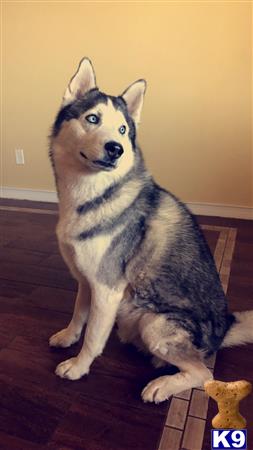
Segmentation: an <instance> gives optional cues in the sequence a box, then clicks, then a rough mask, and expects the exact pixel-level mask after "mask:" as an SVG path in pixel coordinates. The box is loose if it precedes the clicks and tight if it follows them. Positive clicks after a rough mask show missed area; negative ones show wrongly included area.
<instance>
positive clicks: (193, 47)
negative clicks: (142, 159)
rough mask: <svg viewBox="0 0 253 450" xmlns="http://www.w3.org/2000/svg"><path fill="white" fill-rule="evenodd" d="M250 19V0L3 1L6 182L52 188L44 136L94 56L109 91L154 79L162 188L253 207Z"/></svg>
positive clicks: (152, 118)
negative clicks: (19, 160) (80, 68)
mask: <svg viewBox="0 0 253 450" xmlns="http://www.w3.org/2000/svg"><path fill="white" fill-rule="evenodd" d="M251 20H252V19H251V3H250V2H246V1H244V2H239V1H238V2H232V1H231V2H230V1H224V2H223V1H219V2H215V1H213V2H208V1H203V2H191V1H187V2H180V1H178V2H177V1H176V2H167V3H166V2H159V1H156V2H135V3H130V2H116V3H115V2H108V3H104V2H102V3H98V2H83V3H81V2H74V1H71V2H4V4H3V25H4V30H3V52H4V53H3V62H4V65H3V76H4V80H3V98H4V107H3V142H2V144H3V148H2V150H3V180H2V183H3V185H4V186H9V187H20V188H33V189H48V190H52V189H54V182H53V177H52V173H51V168H50V165H49V162H48V159H47V138H46V136H47V135H48V133H49V128H50V124H51V123H52V120H53V118H54V115H55V113H56V110H57V108H58V106H59V103H60V99H61V95H62V93H63V91H64V89H65V86H66V84H67V82H68V80H69V78H70V77H71V76H72V74H73V72H74V71H75V69H76V66H77V64H78V62H79V60H80V59H81V57H82V56H84V55H86V56H89V57H90V58H91V59H92V61H93V64H94V66H95V69H96V72H97V80H98V83H99V86H100V88H101V89H102V90H104V91H105V92H108V93H111V94H115V95H116V94H119V93H120V92H121V91H122V90H123V89H125V87H126V86H127V85H128V84H130V83H131V82H132V81H134V80H136V79H138V78H140V77H144V78H146V79H147V81H148V90H147V95H146V101H145V105H144V112H143V117H142V124H141V128H140V134H139V141H140V143H141V146H142V149H143V151H144V154H145V156H146V160H147V163H148V167H149V168H150V169H151V171H152V172H153V174H154V175H155V177H156V179H157V181H158V182H159V183H161V184H162V185H163V186H164V187H166V188H168V189H170V190H172V191H174V193H176V194H177V195H178V196H180V197H181V198H182V199H183V200H185V201H193V202H194V201H195V202H210V203H224V204H231V205H241V206H250V205H252V203H253V200H252V149H251V91H250V87H251V86H250V84H251V48H250V47H251V34H250V33H251ZM17 147H19V148H23V149H24V151H25V160H26V164H25V166H16V165H15V159H14V149H15V148H17Z"/></svg>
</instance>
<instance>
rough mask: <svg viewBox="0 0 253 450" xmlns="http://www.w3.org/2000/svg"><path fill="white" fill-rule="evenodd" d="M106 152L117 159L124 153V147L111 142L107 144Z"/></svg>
mask: <svg viewBox="0 0 253 450" xmlns="http://www.w3.org/2000/svg"><path fill="white" fill-rule="evenodd" d="M105 150H106V151H107V153H108V155H109V156H110V158H114V159H117V158H119V157H120V156H121V155H122V153H123V152H124V150H123V147H122V145H121V144H119V142H115V141H109V142H106V144H105Z"/></svg>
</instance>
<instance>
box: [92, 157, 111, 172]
mask: <svg viewBox="0 0 253 450" xmlns="http://www.w3.org/2000/svg"><path fill="white" fill-rule="evenodd" d="M92 162H93V164H95V166H98V167H101V168H102V169H104V170H112V169H115V167H116V162H112V161H102V160H100V159H97V160H96V161H92Z"/></svg>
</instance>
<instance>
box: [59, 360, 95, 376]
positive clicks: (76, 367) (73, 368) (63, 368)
mask: <svg viewBox="0 0 253 450" xmlns="http://www.w3.org/2000/svg"><path fill="white" fill-rule="evenodd" d="M55 373H56V375H58V376H59V377H61V378H67V379H68V380H79V378H81V377H82V376H83V375H87V374H88V373H89V369H88V368H86V367H85V366H84V365H81V364H80V362H78V359H77V358H70V359H67V360H66V361H63V362H62V363H60V364H58V366H57V367H56V370H55Z"/></svg>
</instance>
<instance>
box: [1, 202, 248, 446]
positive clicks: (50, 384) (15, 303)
mask: <svg viewBox="0 0 253 450" xmlns="http://www.w3.org/2000/svg"><path fill="white" fill-rule="evenodd" d="M17 207H18V208H19V207H22V208H25V209H23V210H18V208H17ZM30 208H38V205H36V204H33V203H32V202H17V201H15V202H11V201H3V200H2V201H1V203H0V209H1V211H0V215H1V219H0V233H1V253H0V259H1V267H0V292H1V294H0V313H1V314H0V448H1V449H4V450H9V449H17V450H30V449H49V450H50V449H51V450H53V449H55V450H56V449H57V450H70V449H72V450H79V449H80V450H81V449H82V450H116V449H117V450H157V449H158V447H159V445H160V450H177V449H178V448H179V446H180V448H184V449H187V450H199V444H197V441H195V443H194V441H193V443H192V442H191V443H189V442H190V441H189V440H188V443H187V442H186V441H185V442H186V444H185V445H184V443H183V441H182V440H181V441H180V442H181V443H180V444H179V443H176V442H174V443H173V442H172V439H163V441H161V436H162V435H163V436H164V435H165V432H166V433H167V432H168V429H169V426H168V420H171V418H170V417H169V416H168V410H169V411H172V406H173V405H171V402H166V403H163V404H161V405H158V406H156V405H152V404H144V403H142V401H141V398H140V392H141V389H142V388H143V387H144V386H145V384H146V383H147V382H148V381H150V380H151V379H152V378H154V377H156V376H159V375H160V374H164V373H168V370H167V369H166V371H165V372H164V370H163V371H161V370H155V369H154V368H152V366H151V365H150V361H149V358H148V357H145V356H143V355H142V354H140V353H138V352H137V351H136V350H135V349H134V348H133V347H132V346H126V345H122V344H120V342H119V341H118V339H117V337H116V334H115V331H113V333H112V336H111V338H110V340H109V343H108V345H107V346H106V350H105V352H104V354H103V355H102V356H101V357H99V358H98V359H97V361H96V362H95V363H94V365H93V366H92V370H91V373H90V375H89V377H86V378H83V379H81V380H79V381H75V382H71V381H68V380H61V379H60V378H58V377H56V376H55V374H54V369H55V366H56V365H57V364H58V363H59V362H60V361H62V360H64V359H66V358H68V357H71V356H73V355H76V354H77V352H78V349H79V347H80V344H77V345H74V346H73V347H72V348H71V349H64V350H63V349H62V350H52V349H50V348H49V347H48V343H47V339H48V337H49V336H50V335H51V334H52V333H54V332H55V331H57V330H59V329H61V328H63V327H64V326H65V325H66V324H67V323H68V321H69V319H70V316H71V311H72V307H73V300H74V298H75V291H76V283H75V281H74V280H73V279H72V278H71V276H70V274H69V272H68V269H67V268H66V267H65V265H64V263H63V261H62V259H61V257H60V255H59V252H58V247H57V242H56V238H55V225H56V221H57V215H56V211H55V206H54V205H50V204H48V205H41V204H40V205H39V210H38V209H35V210H34V211H32V210H31V209H30ZM199 221H200V223H202V224H204V225H211V226H214V227H225V228H227V227H229V228H231V227H232V228H236V229H237V237H236V243H235V249H234V253H233V259H232V264H231V272H230V278H229V284H228V299H229V304H230V306H231V309H232V310H245V309H253V283H252V280H253V226H252V222H249V221H242V220H231V219H218V218H210V217H208V218H207V217H199ZM207 228H208V227H205V230H204V232H205V234H206V237H207V239H208V243H209V245H210V247H211V250H212V251H213V252H215V250H217V245H218V238H219V236H220V232H218V231H217V230H216V229H215V228H212V227H211V228H210V227H209V229H207ZM225 269H226V267H225ZM172 371H173V369H171V372H170V373H172ZM214 373H215V377H216V378H217V379H220V380H226V381H230V380H236V379H242V378H245V379H247V380H249V381H251V382H252V383H253V346H250V345H249V346H245V347H242V348H237V349H224V350H221V351H220V352H219V353H218V356H217V361H216V365H215V369H214ZM199 392H201V391H199ZM199 395H201V394H199ZM173 401H174V399H173ZM215 411H216V408H215V404H214V403H213V402H212V401H210V402H209V406H208V412H207V423H206V422H205V421H204V420H203V419H199V420H202V421H203V427H204V428H203V431H204V430H205V431H204V441H203V445H202V444H201V447H202V449H203V450H209V449H210V448H211V447H210V423H211V418H212V417H213V415H214V414H215ZM241 411H242V414H243V415H244V416H245V417H246V418H247V419H248V423H249V424H250V426H249V428H248V449H251V450H252V449H253V431H252V423H253V396H250V397H248V398H247V399H245V400H244V402H243V403H242V406H241ZM188 413H190V412H189V411H188ZM188 413H187V414H188ZM195 416H197V412H196V414H195ZM187 417H188V416H187ZM187 420H188V421H189V423H192V422H191V421H192V417H191V414H190V416H189V417H188V419H187ZM165 425H166V427H165V428H164V426H165ZM183 427H185V428H186V427H187V422H185V424H184V425H183ZM174 429H175V430H176V431H175V433H177V432H178V434H179V432H180V433H181V431H180V427H179V428H178V427H177V424H176V425H174ZM164 430H165V432H164ZM184 431H185V430H184ZM186 431H187V430H186ZM182 445H183V447H182Z"/></svg>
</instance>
